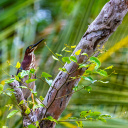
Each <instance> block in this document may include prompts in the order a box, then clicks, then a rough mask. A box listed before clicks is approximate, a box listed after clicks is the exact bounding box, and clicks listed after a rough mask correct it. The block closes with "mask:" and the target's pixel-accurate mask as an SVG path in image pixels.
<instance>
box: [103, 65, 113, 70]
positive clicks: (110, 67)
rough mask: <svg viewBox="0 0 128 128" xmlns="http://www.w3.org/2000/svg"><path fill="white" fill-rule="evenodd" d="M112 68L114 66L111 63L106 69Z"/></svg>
mask: <svg viewBox="0 0 128 128" xmlns="http://www.w3.org/2000/svg"><path fill="white" fill-rule="evenodd" d="M112 68H113V65H111V66H109V67H107V68H105V69H112Z"/></svg>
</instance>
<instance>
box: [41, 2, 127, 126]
mask: <svg viewBox="0 0 128 128" xmlns="http://www.w3.org/2000/svg"><path fill="white" fill-rule="evenodd" d="M127 2H128V1H126V0H110V1H109V2H108V3H106V4H105V6H104V7H103V9H102V10H101V12H100V14H99V15H98V16H97V18H96V19H95V20H94V21H93V22H92V23H91V25H90V26H89V27H88V29H87V31H86V32H85V34H84V35H83V37H82V39H81V40H80V42H79V44H78V45H77V47H76V49H75V50H74V52H73V54H72V55H74V54H75V52H76V51H78V50H80V49H81V53H87V54H88V57H90V56H92V55H93V53H94V52H95V51H96V50H97V46H98V45H100V48H102V46H103V45H104V43H105V42H106V41H107V40H108V38H109V37H110V36H111V35H112V33H113V32H114V31H115V30H116V29H117V27H118V26H119V25H120V24H121V23H122V20H123V18H124V16H125V15H126V13H127V12H128V8H127V6H128V5H127ZM97 55H98V53H96V54H94V56H97ZM86 60H87V57H86V56H83V55H81V54H80V55H78V56H77V61H78V63H84V62H86ZM64 67H65V68H66V70H67V71H68V72H69V74H67V73H65V72H62V71H61V72H59V73H58V75H57V76H56V78H55V80H54V82H53V84H52V86H53V87H54V88H53V87H50V88H49V90H48V93H47V95H46V97H45V99H44V104H45V106H47V108H42V112H40V113H39V117H40V119H43V118H46V117H47V116H52V117H53V118H55V119H58V118H59V116H60V115H61V113H62V112H63V111H64V109H65V108H66V106H67V105H68V103H69V101H70V98H71V96H72V95H68V94H72V93H73V87H74V86H76V85H77V84H78V83H79V81H80V78H78V79H75V80H71V78H70V77H75V76H76V77H77V76H78V75H80V76H81V75H82V74H83V73H84V72H85V70H86V69H85V68H82V69H78V65H77V64H76V63H74V62H71V63H70V64H65V65H64ZM68 81H69V82H68ZM55 88H56V89H55ZM65 95H66V96H65ZM59 97H62V98H59ZM40 127H43V128H47V127H48V128H54V127H55V122H50V121H48V120H42V121H41V122H40Z"/></svg>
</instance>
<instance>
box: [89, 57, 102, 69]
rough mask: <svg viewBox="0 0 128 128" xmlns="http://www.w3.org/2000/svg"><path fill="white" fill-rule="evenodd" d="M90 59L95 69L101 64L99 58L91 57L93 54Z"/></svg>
mask: <svg viewBox="0 0 128 128" xmlns="http://www.w3.org/2000/svg"><path fill="white" fill-rule="evenodd" d="M90 61H91V62H93V63H95V64H96V66H95V69H96V70H97V69H98V68H99V67H100V66H101V63H100V61H99V59H98V58H96V57H93V56H92V57H90Z"/></svg>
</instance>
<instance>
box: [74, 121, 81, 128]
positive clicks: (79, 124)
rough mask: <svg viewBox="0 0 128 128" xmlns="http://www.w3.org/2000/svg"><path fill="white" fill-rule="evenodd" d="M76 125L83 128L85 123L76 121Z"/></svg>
mask: <svg viewBox="0 0 128 128" xmlns="http://www.w3.org/2000/svg"><path fill="white" fill-rule="evenodd" d="M75 122H76V124H77V125H78V128H83V123H82V121H75Z"/></svg>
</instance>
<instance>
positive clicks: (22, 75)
mask: <svg viewBox="0 0 128 128" xmlns="http://www.w3.org/2000/svg"><path fill="white" fill-rule="evenodd" d="M27 75H29V70H22V72H19V73H18V76H19V77H20V78H24V76H27Z"/></svg>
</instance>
